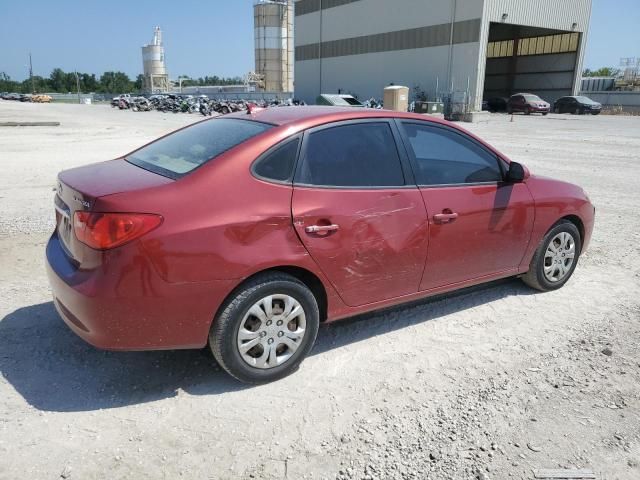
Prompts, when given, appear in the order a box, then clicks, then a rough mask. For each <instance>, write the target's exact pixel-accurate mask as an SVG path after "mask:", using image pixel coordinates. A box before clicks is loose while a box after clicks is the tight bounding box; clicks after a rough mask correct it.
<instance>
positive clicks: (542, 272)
mask: <svg viewBox="0 0 640 480" xmlns="http://www.w3.org/2000/svg"><path fill="white" fill-rule="evenodd" d="M566 235H568V236H569V237H570V241H567V243H566V245H567V246H568V248H565V243H562V242H563V240H562V239H567V238H568V237H566ZM552 243H553V244H554V246H555V248H556V252H554V251H553V248H552V247H551V244H552ZM571 245H572V246H571ZM558 248H559V249H558ZM581 249H582V240H581V238H580V232H579V231H578V228H577V227H576V226H575V224H573V223H572V222H570V221H568V220H562V221H560V222H558V223H557V224H555V225H554V226H553V227H552V228H551V229H550V230H549V231H548V232H547V234H546V235H545V236H544V238H543V239H542V241H541V242H540V245H538V248H537V249H536V252H535V253H534V255H533V258H532V259H531V263H530V264H529V271H528V272H527V273H526V274H525V275H524V276H523V277H522V280H523V281H524V283H526V284H527V285H529V286H530V287H531V288H535V289H536V290H540V291H542V292H547V291H550V290H557V289H558V288H560V287H562V286H563V285H564V284H565V283H567V281H568V280H569V278H571V275H573V272H574V270H575V268H576V265H577V264H578V258H579V257H580V253H581V251H582V250H581ZM571 252H572V254H573V257H571V262H570V263H569V264H567V260H568V256H569V255H570V254H571ZM550 255H551V256H550ZM556 262H557V263H556ZM555 273H557V275H555Z"/></svg>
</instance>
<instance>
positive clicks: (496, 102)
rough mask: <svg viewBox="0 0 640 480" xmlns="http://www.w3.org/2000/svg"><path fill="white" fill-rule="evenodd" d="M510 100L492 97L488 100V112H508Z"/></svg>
mask: <svg viewBox="0 0 640 480" xmlns="http://www.w3.org/2000/svg"><path fill="white" fill-rule="evenodd" d="M508 102H509V99H508V98H505V97H491V98H489V99H488V100H487V110H489V111H490V112H506V111H507V103H508Z"/></svg>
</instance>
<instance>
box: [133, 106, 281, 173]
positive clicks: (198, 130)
mask: <svg viewBox="0 0 640 480" xmlns="http://www.w3.org/2000/svg"><path fill="white" fill-rule="evenodd" d="M270 128H272V126H271V125H268V124H266V123H259V122H253V121H249V120H240V119H230V118H229V119H215V120H209V121H205V122H201V123H197V124H195V125H192V126H190V127H187V128H185V129H183V130H179V131H177V132H175V133H172V134H170V135H168V136H166V137H164V138H161V139H159V140H157V141H155V142H153V143H151V144H149V145H147V146H146V147H142V148H141V149H140V150H137V151H135V152H133V153H132V154H130V155H129V156H127V158H126V160H127V161H128V162H130V163H133V164H134V165H137V166H139V167H142V168H144V169H146V170H151V171H152V172H155V173H158V174H160V175H164V176H165V177H170V178H179V177H181V176H183V175H185V174H187V173H189V172H190V171H191V170H193V169H195V168H197V167H199V166H200V165H203V164H204V163H206V162H208V161H210V160H212V159H214V158H215V157H217V156H218V155H220V154H222V153H224V152H226V151H227V150H229V149H230V148H233V147H235V146H237V145H239V144H241V143H242V142H244V141H246V140H248V139H250V138H251V137H254V136H256V135H259V134H261V133H263V132H265V131H267V130H268V129H270Z"/></svg>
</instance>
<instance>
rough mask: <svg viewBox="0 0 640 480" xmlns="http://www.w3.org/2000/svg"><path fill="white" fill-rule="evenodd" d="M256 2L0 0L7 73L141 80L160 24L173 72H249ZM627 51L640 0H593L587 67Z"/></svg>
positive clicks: (633, 49)
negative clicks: (108, 74)
mask: <svg viewBox="0 0 640 480" xmlns="http://www.w3.org/2000/svg"><path fill="white" fill-rule="evenodd" d="M389 1H396V0H389ZM425 1H427V0H425ZM513 1H517V0H513ZM558 1H563V0H558ZM252 8H253V0H181V1H180V2H168V1H165V0H155V1H149V0H128V1H125V0H110V1H109V2H96V1H89V2H87V1H83V2H79V1H72V0H57V1H55V2H53V1H51V0H30V1H29V2H26V1H22V2H20V1H13V0H0V72H5V73H7V74H8V75H9V76H10V77H11V78H12V79H14V80H23V79H24V78H26V77H28V73H29V70H28V63H29V52H31V53H32V56H33V70H34V74H35V75H41V76H44V77H46V76H49V74H50V73H51V70H53V69H54V68H56V67H60V68H62V69H63V70H65V71H73V70H78V71H80V72H87V73H95V74H97V75H98V76H99V75H100V74H101V73H102V72H105V71H109V70H120V71H124V72H125V73H127V74H128V75H129V76H130V77H131V78H135V77H136V75H137V74H138V73H141V72H142V54H141V51H140V47H141V46H142V45H143V44H145V43H150V42H151V40H152V37H153V27H154V26H156V25H159V26H160V27H161V28H162V30H163V37H164V44H165V56H166V61H167V69H168V70H169V74H170V76H171V78H176V77H177V76H178V75H187V76H190V77H201V76H205V75H218V76H236V75H237V76H243V75H244V74H245V73H247V72H248V71H250V70H253V69H254V64H253V58H254V53H253V13H252ZM620 57H640V0H593V11H592V15H591V25H590V31H589V37H588V44H587V51H586V56H585V64H584V66H585V68H591V69H595V68H599V67H603V66H613V67H616V66H618V63H619V60H620Z"/></svg>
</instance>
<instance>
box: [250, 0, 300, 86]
mask: <svg viewBox="0 0 640 480" xmlns="http://www.w3.org/2000/svg"><path fill="white" fill-rule="evenodd" d="M253 17H254V23H253V25H254V30H255V57H256V73H257V74H259V75H262V76H263V77H264V81H263V89H264V90H266V91H269V92H293V65H294V45H293V0H259V1H258V2H256V3H255V4H254V7H253Z"/></svg>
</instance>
